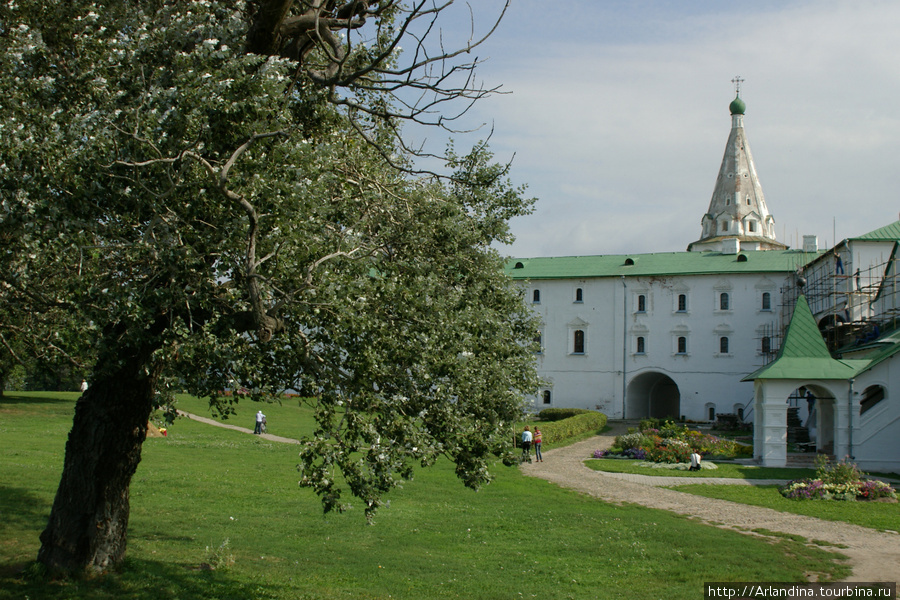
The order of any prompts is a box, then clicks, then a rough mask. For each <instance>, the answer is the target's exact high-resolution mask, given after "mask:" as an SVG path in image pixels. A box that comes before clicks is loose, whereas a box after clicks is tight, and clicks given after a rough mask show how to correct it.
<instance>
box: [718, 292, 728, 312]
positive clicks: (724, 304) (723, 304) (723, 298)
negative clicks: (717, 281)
mask: <svg viewBox="0 0 900 600" xmlns="http://www.w3.org/2000/svg"><path fill="white" fill-rule="evenodd" d="M729 306H730V303H729V298H728V292H722V293H721V294H719V310H728V309H729Z"/></svg>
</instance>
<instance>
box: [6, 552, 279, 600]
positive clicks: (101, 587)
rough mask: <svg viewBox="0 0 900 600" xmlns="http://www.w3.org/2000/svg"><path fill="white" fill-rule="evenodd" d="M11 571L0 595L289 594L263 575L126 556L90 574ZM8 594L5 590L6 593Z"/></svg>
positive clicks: (50, 598) (241, 598)
mask: <svg viewBox="0 0 900 600" xmlns="http://www.w3.org/2000/svg"><path fill="white" fill-rule="evenodd" d="M23 567H24V568H23V569H20V570H19V571H18V573H16V574H14V575H9V574H7V573H3V571H2V570H0V598H2V599H4V600H5V599H6V598H43V599H46V600H113V599H121V598H129V599H130V600H159V599H162V598H191V599H192V600H204V599H210V600H212V599H216V600H245V599H247V598H254V599H260V600H265V599H274V598H284V597H289V596H286V595H285V594H287V593H288V591H286V590H285V589H283V586H278V585H272V584H271V583H268V582H265V581H264V580H262V579H259V580H257V581H247V578H246V577H245V578H244V580H241V581H239V580H238V579H237V578H236V577H233V576H232V575H231V574H230V572H229V571H212V570H203V569H201V568H200V566H199V565H198V566H195V567H194V566H186V565H183V564H170V563H163V562H159V561H149V560H132V559H126V561H125V564H124V566H123V567H122V569H121V570H119V571H116V572H112V573H107V574H105V575H102V576H98V577H92V578H87V577H83V578H73V579H65V580H50V579H46V578H44V577H42V576H40V575H37V574H36V573H38V572H39V571H40V569H39V567H38V566H37V565H36V564H34V563H32V564H30V565H24V566H23ZM7 594H9V595H7Z"/></svg>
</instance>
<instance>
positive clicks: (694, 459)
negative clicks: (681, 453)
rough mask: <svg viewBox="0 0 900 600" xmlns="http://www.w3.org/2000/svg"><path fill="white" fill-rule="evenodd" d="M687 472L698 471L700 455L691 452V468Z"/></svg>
mask: <svg viewBox="0 0 900 600" xmlns="http://www.w3.org/2000/svg"><path fill="white" fill-rule="evenodd" d="M688 470H689V471H699V470H700V455H699V454H697V453H696V452H691V468H690V469H688Z"/></svg>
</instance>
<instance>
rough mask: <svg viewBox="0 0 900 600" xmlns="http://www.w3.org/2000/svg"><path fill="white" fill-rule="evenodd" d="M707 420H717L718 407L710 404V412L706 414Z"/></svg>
mask: <svg viewBox="0 0 900 600" xmlns="http://www.w3.org/2000/svg"><path fill="white" fill-rule="evenodd" d="M706 420H707V421H715V420H716V407H715V406H710V407H709V409H708V413H707V415H706Z"/></svg>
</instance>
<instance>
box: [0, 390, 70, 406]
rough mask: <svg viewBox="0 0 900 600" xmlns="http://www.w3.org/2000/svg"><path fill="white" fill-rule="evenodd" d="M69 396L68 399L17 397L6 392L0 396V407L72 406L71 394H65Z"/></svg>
mask: <svg viewBox="0 0 900 600" xmlns="http://www.w3.org/2000/svg"><path fill="white" fill-rule="evenodd" d="M65 393H67V394H69V397H59V396H32V395H30V394H29V395H19V394H16V393H15V392H6V393H5V394H3V395H2V396H0V406H3V405H9V406H15V405H18V404H72V400H73V398H72V397H71V395H72V394H71V393H69V392H65Z"/></svg>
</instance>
